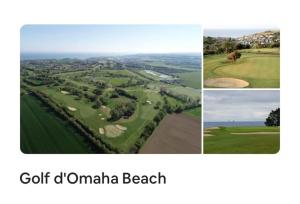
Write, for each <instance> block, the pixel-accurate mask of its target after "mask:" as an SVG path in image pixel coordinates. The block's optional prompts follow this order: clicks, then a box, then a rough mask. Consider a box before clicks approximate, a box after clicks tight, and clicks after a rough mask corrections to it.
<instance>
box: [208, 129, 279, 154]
mask: <svg viewBox="0 0 300 204" xmlns="http://www.w3.org/2000/svg"><path fill="white" fill-rule="evenodd" d="M279 132H280V128H278V127H220V128H219V129H209V128H208V129H205V130H204V153H205V154H275V153H277V152H278V151H279V148H280V135H279ZM206 134H209V135H210V136H205V135H206Z"/></svg>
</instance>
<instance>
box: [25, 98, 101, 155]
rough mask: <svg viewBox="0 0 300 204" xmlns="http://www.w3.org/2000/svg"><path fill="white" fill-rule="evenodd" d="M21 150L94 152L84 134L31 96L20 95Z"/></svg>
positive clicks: (30, 151)
mask: <svg viewBox="0 0 300 204" xmlns="http://www.w3.org/2000/svg"><path fill="white" fill-rule="evenodd" d="M21 150H22V152H23V153H95V152H94V151H93V150H92V148H91V145H90V144H89V143H88V141H86V139H85V138H84V136H81V135H79V133H77V132H76V130H74V129H73V128H72V127H71V126H70V125H69V124H68V123H67V122H65V121H64V120H62V119H60V118H58V116H57V115H56V114H55V113H54V112H52V111H51V110H50V109H49V108H48V107H46V106H45V105H44V104H43V103H42V102H41V101H39V100H38V99H37V98H35V97H34V96H31V95H28V94H25V95H23V96H21Z"/></svg>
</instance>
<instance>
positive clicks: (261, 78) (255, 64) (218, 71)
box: [204, 49, 280, 88]
mask: <svg viewBox="0 0 300 204" xmlns="http://www.w3.org/2000/svg"><path fill="white" fill-rule="evenodd" d="M241 53H242V56H241V58H240V59H238V60H237V61H236V62H230V61H229V60H227V55H225V54H221V55H212V56H205V58H204V80H206V79H212V78H218V77H231V78H237V79H242V80H245V81H247V82H249V83H250V85H249V86H248V87H253V88H278V87H280V59H279V52H276V51H275V50H274V51H273V52H271V49H268V50H266V51H265V52H264V51H263V49H260V51H259V52H258V51H257V50H252V51H251V49H250V50H244V51H242V52H241Z"/></svg>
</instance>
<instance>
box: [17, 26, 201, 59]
mask: <svg viewBox="0 0 300 204" xmlns="http://www.w3.org/2000/svg"><path fill="white" fill-rule="evenodd" d="M201 38H202V36H201V26H200V25H25V26H23V27H22V29H21V52H22V53H26V52H45V53H51V52H52V53H53V52H74V53H78V52H79V53H84V52H87V53H114V52H121V53H171V52H201V51H202V43H201V42H202V39H201Z"/></svg>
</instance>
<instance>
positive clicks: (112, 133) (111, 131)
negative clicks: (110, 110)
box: [104, 125, 124, 138]
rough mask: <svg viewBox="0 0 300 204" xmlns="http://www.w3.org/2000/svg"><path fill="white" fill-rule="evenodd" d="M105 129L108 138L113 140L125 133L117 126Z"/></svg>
mask: <svg viewBox="0 0 300 204" xmlns="http://www.w3.org/2000/svg"><path fill="white" fill-rule="evenodd" d="M104 129H105V132H106V136H107V137H111V138H114V137H118V136H120V135H121V134H122V133H123V132H124V130H121V129H120V128H117V127H116V125H106V126H105V127H104Z"/></svg>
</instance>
